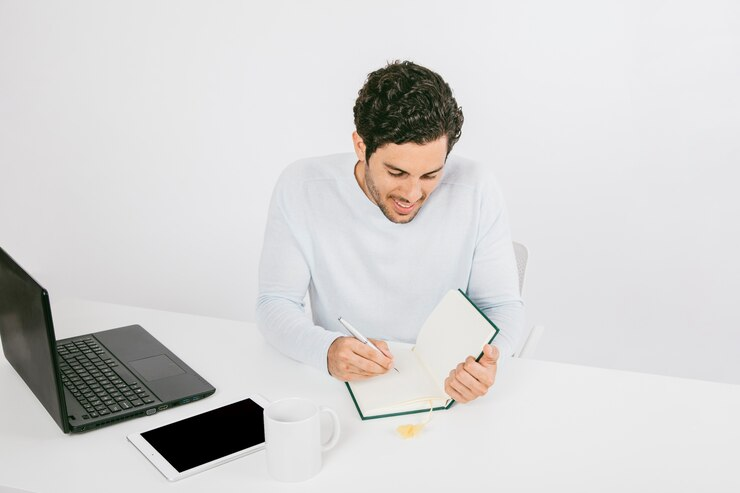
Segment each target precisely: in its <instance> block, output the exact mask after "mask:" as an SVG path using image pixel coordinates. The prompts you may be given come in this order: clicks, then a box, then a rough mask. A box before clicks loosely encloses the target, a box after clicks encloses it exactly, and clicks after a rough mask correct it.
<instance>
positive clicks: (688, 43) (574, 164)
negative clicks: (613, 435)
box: [0, 0, 740, 383]
mask: <svg viewBox="0 0 740 493" xmlns="http://www.w3.org/2000/svg"><path fill="white" fill-rule="evenodd" d="M392 59H412V60H414V61H417V62H418V63H421V64H424V65H427V66H429V67H430V68H432V69H435V70H437V71H438V72H440V73H441V74H442V75H443V76H444V77H445V78H446V79H447V80H448V82H449V83H450V84H451V85H452V87H453V89H454V91H455V94H456V97H457V99H458V102H459V103H460V104H461V105H462V106H463V108H464V111H465V117H466V122H465V127H464V129H463V130H464V131H463V138H462V140H461V141H460V143H459V144H458V147H457V148H456V152H458V153H460V154H464V155H467V156H469V157H473V158H477V159H479V160H484V161H485V162H487V163H489V164H490V166H492V167H494V168H495V169H496V171H497V173H498V176H499V178H500V181H501V182H502V185H503V188H504V190H505V193H506V195H507V199H508V203H509V207H510V211H511V218H512V224H513V226H512V227H513V235H514V237H515V238H516V239H517V240H519V241H522V242H524V243H525V244H527V246H528V247H529V248H530V254H531V261H530V266H529V270H528V277H527V282H526V286H525V297H526V300H527V303H528V317H529V319H530V321H531V323H541V324H544V325H546V327H547V331H546V333H545V336H544V337H543V340H542V342H541V345H540V348H539V356H540V357H542V358H543V359H550V360H557V361H566V362H573V363H579V364H587V365H595V366H603V367H613V368H622V369H628V370H637V371H646V372H653V373H661V374H669V375H677V376H689V377H695V378H702V379H710V380H717V381H724V382H734V383H740V357H739V356H740V315H739V310H738V304H739V303H738V298H739V297H740V260H739V259H738V252H740V227H739V226H738V218H739V216H740V214H739V213H740V198H739V197H738V193H737V190H738V188H740V180H738V178H740V173H738V165H739V164H740V144H739V143H738V142H740V139H738V137H739V136H740V91H739V90H738V88H739V87H740V3H738V2H736V1H735V0H724V1H722V0H708V1H707V0H703V1H698V0H697V1H686V0H684V1H656V0H614V1H599V2H593V1H588V0H563V1H558V2H550V1H547V0H530V1H522V0H507V1H498V2H477V1H462V2H454V3H453V2H440V1H429V0H425V1H421V0H418V1H407V2H403V1H387V0H375V1H373V2H363V3H359V2H346V1H341V0H322V1H310V2H309V1H298V0H296V1H287V0H281V1H271V2H260V3H257V2H247V1H199V2H197V1H192V0H172V1H151V0H146V1H144V0H135V1H134V0H127V1H111V0H106V1H99V0H88V1H83V0H66V1H64V2H54V1H24V0H0V245H2V246H3V248H5V249H6V250H8V251H9V252H10V254H11V255H13V256H14V257H15V258H16V259H17V260H18V261H19V262H20V263H21V264H22V265H25V266H26V268H27V269H28V270H30V271H31V272H33V273H34V274H35V275H36V277H37V279H38V280H39V281H41V282H42V284H44V285H45V286H46V287H47V288H48V289H49V290H50V291H51V293H52V296H54V297H56V298H59V297H66V296H75V297H84V298H90V299H97V300H103V301H111V302H116V303H123V304H133V305H142V306H148V307H154V308H161V309H168V310H176V311H184V312H193V313H199V314H206V315H212V316H218V317H227V318H239V319H248V320H251V319H253V316H254V299H255V294H256V266H257V262H258V257H259V252H260V248H261V242H262V232H263V228H264V221H265V215H266V210H267V205H268V201H269V197H270V193H271V189H272V186H273V184H274V182H275V180H276V178H277V176H278V174H279V173H280V171H281V170H282V169H283V168H284V167H285V166H286V165H287V164H288V163H290V162H291V161H293V160H295V159H298V158H300V157H304V156H311V155H319V154H327V153H333V152H340V151H349V150H351V141H350V134H351V132H352V130H353V126H352V105H353V102H354V98H355V96H356V93H357V90H358V89H359V88H360V86H361V85H362V83H363V81H364V78H365V76H366V74H367V73H368V72H370V71H371V70H374V69H375V68H378V67H380V66H382V65H384V64H385V62H386V61H387V60H392Z"/></svg>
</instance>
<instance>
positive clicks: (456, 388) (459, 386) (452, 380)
mask: <svg viewBox="0 0 740 493" xmlns="http://www.w3.org/2000/svg"><path fill="white" fill-rule="evenodd" d="M445 387H446V389H447V392H448V394H449V395H450V397H452V398H453V399H455V400H456V401H458V402H460V403H465V402H468V401H471V400H473V399H475V396H474V395H473V393H472V392H471V391H470V389H469V388H468V387H466V386H465V384H463V383H462V382H461V381H460V380H459V379H458V378H457V375H456V374H455V370H452V371H451V372H450V375H449V376H448V377H447V381H446V383H445Z"/></svg>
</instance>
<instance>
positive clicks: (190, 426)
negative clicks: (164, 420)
mask: <svg viewBox="0 0 740 493" xmlns="http://www.w3.org/2000/svg"><path fill="white" fill-rule="evenodd" d="M262 411H263V410H262V407H261V406H260V405H259V404H257V403H256V402H254V401H253V400H252V399H244V400H242V401H238V402H235V403H233V404H228V405H226V406H223V407H219V408H218V409H214V410H212V411H207V412H205V413H202V414H198V415H196V416H192V417H190V418H186V419H183V420H181V421H177V422H175V423H170V424H168V425H165V426H162V427H160V428H155V429H153V430H150V431H147V432H144V433H142V434H141V436H142V437H143V438H144V439H145V440H146V441H147V442H149V443H150V444H151V446H152V447H154V448H155V449H157V451H158V452H159V453H160V454H162V456H163V457H164V458H165V459H167V461H168V462H169V463H170V464H172V467H174V468H175V469H176V470H177V471H178V472H183V471H187V470H188V469H192V468H194V467H197V466H200V465H202V464H206V463H208V462H211V461H213V460H216V459H220V458H221V457H224V456H227V455H230V454H233V453H234V452H238V451H240V450H244V449H247V448H250V447H253V446H254V445H258V444H260V443H263V442H264V441H265V429H264V424H263V423H264V421H263V416H262Z"/></svg>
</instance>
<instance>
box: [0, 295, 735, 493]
mask: <svg viewBox="0 0 740 493" xmlns="http://www.w3.org/2000/svg"><path fill="white" fill-rule="evenodd" d="M53 309H54V318H55V323H56V330H57V337H59V338H62V337H68V336H72V335H76V334H81V333H85V332H94V331H96V330H103V329H107V328H113V327H119V326H123V325H128V324H132V323H139V324H141V325H142V326H144V327H145V328H146V329H147V330H149V331H150V332H152V333H153V334H154V335H156V336H157V337H158V338H159V339H160V340H161V341H162V342H163V343H164V344H165V345H167V346H168V347H170V349H172V350H174V351H175V352H176V353H177V354H178V355H179V356H180V357H182V358H183V359H184V360H185V361H186V362H187V363H188V364H189V365H191V366H192V367H193V368H195V369H196V370H197V371H198V372H200V373H201V374H202V375H203V376H204V377H205V378H206V379H207V380H209V381H210V382H211V383H212V384H213V385H214V386H215V387H216V388H217V391H216V394H214V395H213V396H212V397H209V398H207V399H205V400H203V401H201V402H197V403H193V404H188V405H186V406H182V407H179V408H175V409H171V410H169V411H166V412H162V413H157V414H156V415H154V416H152V417H147V418H141V419H134V420H131V421H126V422H123V423H120V424H117V425H114V426H110V427H107V428H103V429H100V430H96V431H92V432H90V433H86V434H81V435H71V436H70V435H64V434H63V433H62V432H61V431H60V429H59V428H58V427H57V425H56V424H55V423H54V421H53V420H52V419H51V417H49V415H48V414H47V413H46V411H45V410H44V408H43V407H42V406H41V404H40V403H39V402H38V401H37V400H36V398H35V396H34V395H33V394H32V393H31V391H30V390H28V388H27V387H26V386H25V384H24V383H23V382H22V380H21V379H20V377H18V376H17V374H16V373H15V371H14V370H13V369H12V367H11V366H10V365H9V364H8V362H7V361H6V360H5V359H4V358H2V357H0V389H2V392H3V396H2V406H0V485H5V486H10V487H15V488H21V489H25V490H31V491H34V492H36V493H59V492H65V491H70V492H72V491H74V492H80V493H83V492H87V491H90V492H100V491H106V492H127V493H132V492H154V491H178V492H199V493H200V492H204V491H218V492H231V491H233V492H240V493H244V492H249V491H255V492H269V491H326V492H335V491H336V492H338V491H352V492H353V493H354V492H357V493H361V492H373V493H377V492H379V491H391V492H393V491H406V490H420V491H443V490H446V491H460V490H461V489H463V488H465V489H467V490H468V491H474V490H479V489H480V490H482V491H505V492H510V491H567V492H581V491H582V492H589V493H591V492H595V491H598V492H600V493H603V492H619V493H624V492H630V493H632V492H642V491H645V492H651V493H653V492H698V491H706V492H713V493H718V492H738V491H740V386H733V385H725V384H714V383H708V382H700V381H694V380H686V379H677V378H668V377H659V376H652V375H642V374H636V373H627V372H620V371H612V370H602V369H595V368H587V367H579V366H572V365H564V364H557V363H549V362H538V361H533V360H511V361H509V362H508V364H507V365H506V366H505V367H504V368H503V369H502V370H501V371H500V372H499V376H498V381H497V383H496V385H495V386H494V388H493V389H492V391H491V392H490V393H489V394H488V396H486V397H485V398H483V399H479V400H478V401H476V402H474V403H472V404H468V405H458V406H455V407H454V408H453V409H452V410H451V411H448V412H442V413H435V417H434V419H433V420H432V422H431V423H430V424H429V425H428V426H427V428H426V430H425V431H424V433H423V434H422V435H421V436H420V437H418V438H416V439H412V440H401V439H400V438H398V437H397V436H396V435H395V433H394V429H395V427H396V426H398V425H399V424H403V423H407V422H416V420H417V419H419V418H418V417H416V416H414V417H408V416H407V417H398V418H390V419H383V420H374V421H367V422H363V421H361V420H360V419H359V417H358V415H357V412H356V411H355V409H354V407H353V405H352V402H351V399H350V397H349V395H348V393H347V390H346V389H345V387H344V385H343V384H341V383H339V382H337V381H335V380H333V379H331V378H330V377H328V376H326V375H323V374H321V373H320V372H318V371H315V370H313V369H310V368H308V367H305V366H302V365H300V364H298V363H295V362H293V361H290V360H288V359H286V358H285V357H283V356H282V355H280V354H279V353H277V352H276V351H274V350H273V349H271V348H270V347H268V346H267V345H266V344H265V343H264V341H263V339H262V337H261V334H259V332H258V331H257V329H256V328H255V326H254V325H252V324H248V323H241V322H234V321H228V320H219V319H212V318H205V317H197V316H190V315H183V314H176V313H168V312H162V311H154V310H145V309H139V308H131V307H123V306H117V305H109V304H102V303H92V302H82V301H66V302H61V303H59V304H55V305H53ZM250 392H259V393H262V394H264V395H266V396H267V397H268V398H270V399H278V398H282V397H288V396H305V397H309V398H311V399H313V400H315V401H316V402H318V403H320V404H323V405H327V406H330V407H332V408H334V409H335V410H336V411H337V412H338V413H339V416H340V419H341V422H342V427H343V429H342V438H341V440H340V442H339V445H337V447H336V448H334V449H333V450H332V451H330V452H328V453H327V454H326V455H325V460H324V468H323V470H322V471H321V473H319V475H318V476H316V477H315V478H313V479H311V480H309V481H307V482H304V483H299V484H281V483H277V482H275V481H273V480H272V479H270V477H269V476H268V473H267V470H266V464H265V456H264V453H263V452H260V453H257V454H254V455H251V456H247V457H243V458H241V459H238V460H236V461H234V462H231V463H228V464H225V465H222V466H219V467H217V468H215V469H213V470H211V471H207V472H205V473H202V474H199V475H196V476H194V477H192V478H186V479H184V480H182V481H180V482H177V483H168V482H167V480H165V479H164V477H163V476H161V475H160V473H159V472H158V471H157V470H156V469H155V468H154V467H153V466H152V465H151V464H149V462H148V461H147V460H146V459H145V458H144V457H143V456H142V455H141V454H140V453H139V452H138V451H137V450H136V449H134V447H133V446H131V444H130V443H128V441H127V440H126V438H125V437H126V435H127V434H129V433H132V432H134V431H140V430H145V429H149V428H152V427H154V426H157V425H161V424H164V423H166V422H169V421H171V420H173V419H176V418H180V417H186V416H189V415H192V414H194V413H197V412H200V411H203V410H206V409H210V408H212V407H214V406H216V405H219V404H223V403H227V402H230V401H233V400H235V399H237V398H239V397H241V396H243V395H246V394H248V393H250ZM83 463H86V465H82V464H83ZM363 471H364V472H363ZM77 478H85V479H86V480H87V483H85V482H81V481H80V482H78V481H77ZM486 481H490V482H491V485H492V486H490V487H486V486H483V485H482V483H484V482H486ZM481 486H483V488H481Z"/></svg>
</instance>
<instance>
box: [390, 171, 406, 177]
mask: <svg viewBox="0 0 740 493" xmlns="http://www.w3.org/2000/svg"><path fill="white" fill-rule="evenodd" d="M388 174H389V175H391V176H403V171H397V172H393V171H389V172H388Z"/></svg>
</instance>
